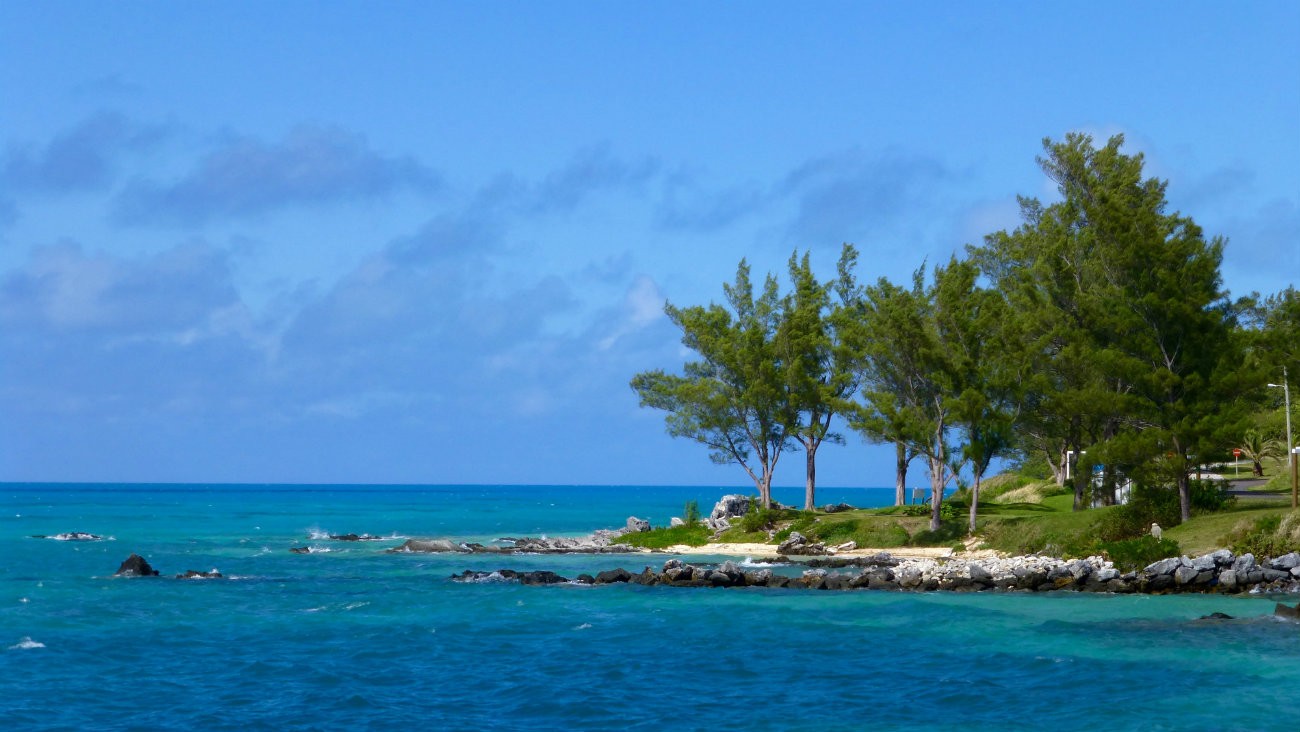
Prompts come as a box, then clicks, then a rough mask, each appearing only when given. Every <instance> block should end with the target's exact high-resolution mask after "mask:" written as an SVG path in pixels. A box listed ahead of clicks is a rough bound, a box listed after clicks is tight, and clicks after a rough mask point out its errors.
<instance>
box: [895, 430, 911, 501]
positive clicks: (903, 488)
mask: <svg viewBox="0 0 1300 732" xmlns="http://www.w3.org/2000/svg"><path fill="white" fill-rule="evenodd" d="M894 450H895V452H894V455H895V461H896V462H895V463H894V505H895V506H904V505H906V504H907V462H908V461H907V446H905V445H904V444H903V443H902V442H901V441H896V442H894Z"/></svg>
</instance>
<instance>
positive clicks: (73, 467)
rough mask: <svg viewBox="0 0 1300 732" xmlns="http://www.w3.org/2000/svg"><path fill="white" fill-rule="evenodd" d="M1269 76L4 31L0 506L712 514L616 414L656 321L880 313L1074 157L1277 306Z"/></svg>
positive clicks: (249, 16) (1280, 14) (1185, 41)
mask: <svg viewBox="0 0 1300 732" xmlns="http://www.w3.org/2000/svg"><path fill="white" fill-rule="evenodd" d="M1297 38H1300V5H1298V4H1296V3H1291V2H1259V3H1241V4H1235V3H1234V4H1228V3H1207V2H1190V3H1179V4H1176V5H1171V4H1169V3H1143V2H1138V3H1106V2H1102V3H1076V4H1069V5H1067V4H1065V3H1035V4H1030V3H958V2H948V3H934V2H931V3H866V2H859V3H819V4H815V5H812V6H800V7H798V8H797V9H796V8H794V7H793V6H791V5H789V4H777V3H745V4H743V5H738V4H710V5H707V6H706V5H702V4H687V3H658V4H653V5H643V6H637V5H632V4H628V3H590V4H570V3H530V4H524V3H496V4H489V3H478V4H470V3H414V2H378V3H376V2H359V3H347V2H332V3H318V2H311V3H298V2H275V3H251V2H235V3H211V2H196V3H154V2H139V3H121V4H104V3H92V2H87V3H70V2H52V3H17V2H10V3H0V413H2V414H3V415H4V416H3V419H0V480H102V481H119V480H126V481H251V482H279V481H292V482H317V481H320V482H417V483H456V482H474V483H597V484H604V483H610V484H619V483H666V484H705V485H735V486H737V487H742V488H743V487H745V486H746V480H745V476H744V475H743V473H742V472H741V471H740V470H739V469H738V468H735V467H718V466H713V465H711V464H710V463H709V461H708V458H707V456H706V454H705V450H704V449H703V448H701V447H698V446H696V445H694V444H691V443H687V442H683V441H674V440H672V439H670V438H669V437H667V436H666V435H665V434H664V430H663V422H662V416H661V415H660V414H658V413H654V412H650V411H644V410H641V409H639V408H638V407H637V403H636V399H635V396H634V395H633V393H632V392H631V390H630V389H629V388H628V386H627V383H628V379H629V378H630V377H631V376H632V375H633V374H634V373H636V372H637V371H641V370H645V369H650V368H655V367H664V368H670V369H671V368H675V367H678V366H680V364H681V363H682V361H683V358H684V354H683V352H682V349H681V346H680V344H679V339H678V334H677V333H675V332H674V329H673V328H672V326H671V324H669V323H668V322H667V321H666V320H665V318H664V317H663V316H662V312H661V311H662V306H663V303H664V301H665V300H670V301H672V302H674V303H677V304H692V303H703V302H706V301H708V300H711V299H719V298H720V297H721V284H722V282H724V281H727V280H729V279H730V278H731V277H732V276H733V275H734V273H735V268H736V264H737V262H738V261H739V260H740V259H741V258H742V257H748V259H749V261H750V262H751V264H752V265H753V266H754V268H755V269H756V270H758V271H760V272H761V271H765V270H772V271H778V272H779V271H781V270H782V268H783V267H784V264H785V261H786V260H787V258H788V257H789V255H790V253H791V252H792V251H793V250H794V249H795V248H799V249H800V250H808V251H811V252H812V256H813V261H814V264H815V265H816V266H817V267H818V268H819V269H821V270H822V271H823V272H825V273H827V274H829V273H830V272H831V271H832V270H833V265H834V261H835V258H836V256H837V254H838V250H839V247H840V244H841V243H842V242H845V241H850V242H853V243H855V244H856V245H857V246H858V247H859V249H861V250H862V251H863V259H862V264H861V267H860V271H859V276H860V277H861V278H862V279H874V278H875V277H878V276H886V277H890V278H894V279H901V278H904V277H906V276H907V274H908V273H909V272H911V271H912V270H913V269H915V268H916V267H917V266H919V265H920V264H921V263H922V262H923V261H925V260H926V259H927V258H928V260H929V261H931V262H933V261H938V260H939V259H941V258H946V257H947V256H948V255H949V254H950V253H952V252H954V251H960V250H961V249H962V248H963V247H964V245H965V244H967V243H973V242H978V241H979V240H980V238H981V237H982V236H983V235H984V234H987V233H990V232H992V231H995V230H997V229H1001V228H1004V227H1013V226H1015V224H1016V223H1017V218H1016V211H1017V209H1016V205H1015V197H1016V195H1017V194H1020V195H1029V196H1037V197H1040V198H1045V199H1047V198H1050V197H1051V195H1052V190H1051V188H1050V186H1049V184H1048V182H1047V181H1046V180H1045V178H1044V177H1043V176H1042V175H1041V173H1040V172H1039V170H1038V169H1037V167H1036V164H1035V162H1034V158H1035V156H1036V155H1037V154H1038V153H1039V152H1040V150H1041V141H1042V139H1043V138H1044V137H1052V138H1054V139H1059V138H1061V137H1063V136H1064V135H1065V133H1067V132H1070V131H1075V130H1078V131H1084V132H1089V133H1091V134H1093V135H1094V136H1095V137H1097V138H1099V139H1105V138H1106V137H1108V136H1109V135H1112V134H1115V133H1123V134H1124V135H1125V136H1126V139H1127V141H1128V143H1127V149H1128V150H1129V151H1132V152H1138V151H1140V152H1142V153H1144V154H1145V155H1146V158H1147V171H1148V173H1149V174H1152V175H1156V176H1159V177H1161V178H1164V179H1167V180H1168V181H1169V197H1170V200H1171V202H1172V204H1173V206H1174V207H1175V208H1177V209H1179V210H1181V211H1183V212H1184V213H1187V214H1190V215H1191V216H1193V217H1194V218H1195V219H1196V221H1197V222H1198V223H1199V224H1201V225H1202V226H1203V227H1204V228H1205V229H1206V231H1207V232H1208V233H1210V234H1214V235H1222V236H1224V237H1226V238H1227V239H1228V242H1229V243H1228V246H1227V257H1226V262H1225V266H1224V278H1225V284H1226V286H1227V287H1228V288H1229V289H1230V290H1231V291H1232V292H1233V293H1234V294H1245V293H1248V292H1250V291H1260V292H1264V293H1269V292H1275V291H1277V290H1279V289H1281V288H1283V287H1285V286H1287V285H1291V284H1295V281H1296V273H1297V272H1300V135H1298V134H1297V133H1298V132H1300V44H1298V43H1296V39H1297ZM820 456H821V459H820V461H819V469H818V476H819V479H820V481H821V482H822V484H823V485H838V486H855V485H880V486H883V485H889V484H891V482H892V472H891V470H892V462H891V461H892V451H890V450H888V449H884V448H879V447H870V446H866V445H863V444H862V443H861V441H860V440H859V439H857V438H856V437H855V436H852V435H850V436H849V438H848V444H847V445H846V446H843V447H835V446H828V447H826V448H825V449H824V450H822V451H821V453H820ZM801 467H802V460H801V458H800V457H799V456H797V455H788V456H786V458H785V463H784V469H781V470H779V471H778V483H779V484H784V485H795V484H799V483H800V482H801V480H802V476H801ZM913 469H914V470H915V471H918V473H917V475H915V476H914V477H915V482H917V483H918V484H919V483H920V482H921V476H920V475H919V471H920V470H921V466H920V465H919V464H917V465H915V466H914V468H913Z"/></svg>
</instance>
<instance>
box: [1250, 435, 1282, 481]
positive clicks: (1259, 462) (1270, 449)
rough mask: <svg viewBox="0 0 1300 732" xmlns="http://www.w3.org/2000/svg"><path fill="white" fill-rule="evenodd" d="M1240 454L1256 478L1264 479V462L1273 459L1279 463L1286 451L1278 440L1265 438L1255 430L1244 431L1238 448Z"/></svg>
mask: <svg viewBox="0 0 1300 732" xmlns="http://www.w3.org/2000/svg"><path fill="white" fill-rule="evenodd" d="M1238 448H1239V449H1240V450H1241V454H1242V455H1245V456H1246V459H1247V460H1249V461H1250V462H1251V467H1252V469H1253V472H1254V474H1255V476H1256V477H1259V478H1262V477H1264V461H1265V460H1268V459H1270V458H1271V459H1273V460H1276V461H1278V462H1281V461H1282V459H1283V458H1284V457H1286V450H1284V449H1283V448H1282V443H1281V442H1279V441H1278V440H1275V439H1271V438H1268V437H1265V436H1264V434H1263V433H1262V432H1260V431H1259V430H1257V429H1249V430H1246V433H1245V434H1244V435H1242V437H1241V445H1239V446H1238Z"/></svg>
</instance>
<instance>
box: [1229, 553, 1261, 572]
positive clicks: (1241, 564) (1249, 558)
mask: <svg viewBox="0 0 1300 732" xmlns="http://www.w3.org/2000/svg"><path fill="white" fill-rule="evenodd" d="M1257 566H1259V565H1257V564H1256V563H1255V555H1254V554H1249V553H1247V554H1242V555H1241V556H1239V557H1237V559H1236V560H1235V561H1234V562H1233V563H1232V568H1233V569H1235V570H1237V574H1238V575H1240V574H1241V573H1242V572H1247V573H1249V572H1253V571H1255V567H1257Z"/></svg>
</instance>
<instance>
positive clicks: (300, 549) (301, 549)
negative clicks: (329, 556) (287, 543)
mask: <svg viewBox="0 0 1300 732" xmlns="http://www.w3.org/2000/svg"><path fill="white" fill-rule="evenodd" d="M289 553H290V554H311V547H309V546H291V547H289Z"/></svg>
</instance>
